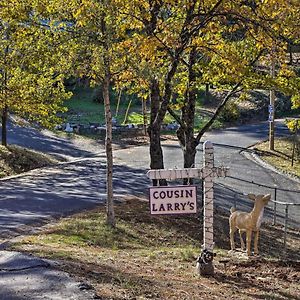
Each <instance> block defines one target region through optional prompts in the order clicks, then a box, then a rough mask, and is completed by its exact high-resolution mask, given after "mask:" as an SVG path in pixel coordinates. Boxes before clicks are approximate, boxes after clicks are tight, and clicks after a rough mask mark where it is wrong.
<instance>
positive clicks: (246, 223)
mask: <svg viewBox="0 0 300 300" xmlns="http://www.w3.org/2000/svg"><path fill="white" fill-rule="evenodd" d="M248 197H249V199H251V200H253V201H255V202H254V207H253V209H252V211H251V212H250V213H247V212H242V211H236V210H235V208H234V207H232V208H231V209H230V213H231V215H230V217H229V225H230V245H231V250H235V245H234V233H235V231H236V230H237V229H238V230H239V234H240V239H241V247H242V249H243V250H245V243H244V240H243V237H242V233H243V232H246V242H247V255H248V256H250V255H251V251H250V249H251V238H252V231H253V232H255V239H254V253H255V254H258V236H259V229H260V225H261V222H262V218H263V213H264V207H265V206H266V205H267V204H268V202H269V200H270V199H271V195H270V194H268V195H254V194H249V195H248Z"/></svg>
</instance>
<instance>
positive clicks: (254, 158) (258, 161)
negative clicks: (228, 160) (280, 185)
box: [240, 143, 300, 184]
mask: <svg viewBox="0 0 300 300" xmlns="http://www.w3.org/2000/svg"><path fill="white" fill-rule="evenodd" d="M256 144H258V143H256ZM253 146H254V145H251V146H249V148H248V150H249V152H244V151H241V152H240V153H241V154H242V155H243V156H245V157H246V158H247V159H249V160H252V161H254V162H255V163H256V164H258V165H260V166H261V167H264V168H265V169H268V170H271V171H273V172H275V173H277V174H279V175H282V176H285V177H286V178H288V179H290V180H293V181H295V182H296V183H299V184H300V178H298V177H297V176H296V175H292V174H290V173H287V172H284V171H282V170H280V169H278V168H276V167H274V166H272V165H270V164H268V163H267V162H265V161H264V160H262V159H261V158H260V157H259V156H258V155H257V154H256V153H255V151H254V150H253V149H251V147H253ZM250 152H251V153H250Z"/></svg>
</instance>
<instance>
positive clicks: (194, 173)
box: [147, 141, 229, 275]
mask: <svg viewBox="0 0 300 300" xmlns="http://www.w3.org/2000/svg"><path fill="white" fill-rule="evenodd" d="M228 171H229V169H228V168H225V167H215V166H214V148H213V145H212V143H211V142H210V141H206V142H204V144H203V168H201V169H198V168H184V169H172V170H165V169H158V170H150V171H148V173H147V175H148V177H149V178H150V179H169V180H175V179H184V178H200V179H202V180H203V197H204V222H203V240H204V242H203V246H202V252H201V255H200V256H199V258H198V260H197V270H198V272H199V274H201V275H213V273H214V267H213V263H212V261H213V257H214V253H213V249H214V236H213V221H214V220H213V217H214V215H213V213H214V204H213V201H214V178H215V177H226V176H227V174H228Z"/></svg>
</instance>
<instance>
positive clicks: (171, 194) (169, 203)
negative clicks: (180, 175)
mask: <svg viewBox="0 0 300 300" xmlns="http://www.w3.org/2000/svg"><path fill="white" fill-rule="evenodd" d="M150 212H151V214H152V215H173V214H192V213H196V212H197V188H196V186H193V185H185V186H163V187H151V188H150Z"/></svg>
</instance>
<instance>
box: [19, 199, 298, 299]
mask: <svg viewBox="0 0 300 300" xmlns="http://www.w3.org/2000/svg"><path fill="white" fill-rule="evenodd" d="M215 216H216V220H215V236H216V246H217V250H216V252H217V257H216V260H215V276H214V277H213V278H201V279H199V277H198V276H197V275H196V273H195V265H196V262H195V260H196V257H197V255H198V254H199V251H200V248H201V244H202V222H201V220H202V218H200V219H199V218H198V217H197V216H195V215H192V216H181V217H180V216H150V215H149V207H148V203H147V202H146V201H139V200H137V199H134V200H129V201H126V202H125V201H124V202H122V203H121V204H120V205H117V206H116V220H117V227H116V228H115V229H111V228H109V227H107V226H106V225H105V208H104V207H100V208H98V209H95V210H92V211H90V212H86V213H80V214H76V215H74V216H73V217H69V218H65V219H62V220H61V221H60V222H59V223H57V224H55V225H51V226H48V227H46V228H45V229H44V230H43V231H42V232H40V233H39V234H36V235H31V236H27V237H25V238H23V240H22V241H21V242H19V243H16V244H14V245H13V249H16V250H21V251H28V252H31V253H34V254H37V255H40V256H43V257H48V258H53V259H57V260H58V261H60V263H61V264H60V268H62V269H63V270H65V271H67V272H70V273H72V274H73V275H76V276H78V277H79V278H83V279H84V280H87V281H88V282H89V283H90V284H92V285H93V286H94V287H95V289H96V292H97V294H98V295H99V297H101V299H116V300H117V299H258V298H259V297H260V295H267V294H268V293H273V294H274V295H275V296H276V297H278V299H289V298H288V297H287V296H289V297H290V298H291V299H293V297H295V295H297V293H298V292H299V282H300V275H299V267H300V265H299V263H297V262H293V265H290V264H288V263H287V264H284V263H283V264H281V263H280V262H278V260H275V259H274V257H275V256H276V255H277V254H278V253H280V254H282V249H281V246H282V241H280V236H281V237H282V234H283V233H282V229H280V228H274V227H272V226H264V229H263V232H262V242H261V251H262V252H263V253H264V254H266V255H268V256H270V257H271V259H268V260H250V261H248V262H247V261H246V262H245V261H243V262H240V261H239V260H238V259H235V260H233V261H231V262H230V263H228V264H227V266H226V268H225V267H224V265H223V264H222V262H219V261H218V260H219V259H222V258H224V257H228V249H229V237H228V232H229V228H228V215H227V214H226V213H224V212H222V211H219V210H217V211H216V214H215ZM293 234H294V235H293V240H292V241H291V240H290V239H288V245H289V247H290V248H289V253H290V254H291V255H292V258H294V259H295V258H299V252H298V249H299V232H298V233H297V232H296V233H293ZM266 237H268V238H266ZM278 240H279V241H278ZM271 244H272V247H275V250H273V248H271V247H270V245H271ZM276 249H277V250H276ZM276 251H277V252H276ZM297 255H298V256H297ZM225 269H226V270H225ZM274 280H275V282H276V289H275V288H274V287H275V285H274ZM282 295H285V296H282ZM225 296H226V297H227V298H226V297H225ZM285 297H286V298H285ZM276 299H277V298H276Z"/></svg>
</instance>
